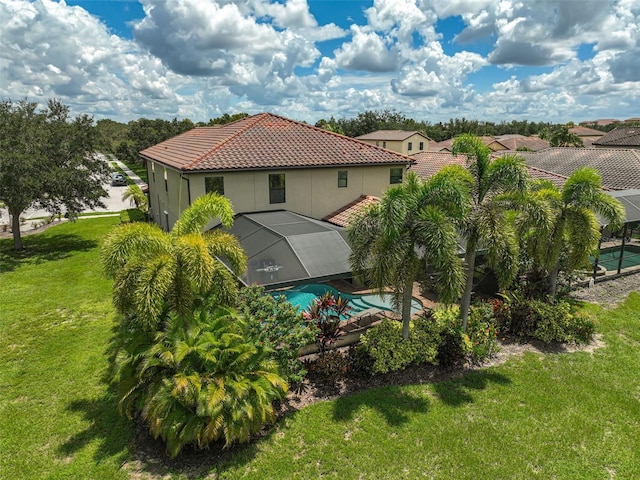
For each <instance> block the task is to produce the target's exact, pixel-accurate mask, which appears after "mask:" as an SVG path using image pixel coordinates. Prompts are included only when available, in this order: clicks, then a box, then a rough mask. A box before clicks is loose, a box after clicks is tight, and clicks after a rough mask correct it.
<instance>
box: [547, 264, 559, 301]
mask: <svg viewBox="0 0 640 480" xmlns="http://www.w3.org/2000/svg"><path fill="white" fill-rule="evenodd" d="M559 271H560V268H559V267H558V265H557V264H556V265H554V266H553V268H552V269H551V270H550V271H549V296H550V297H551V301H552V302H553V301H555V299H556V293H558V273H559Z"/></svg>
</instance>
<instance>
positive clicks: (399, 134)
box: [356, 130, 431, 141]
mask: <svg viewBox="0 0 640 480" xmlns="http://www.w3.org/2000/svg"><path fill="white" fill-rule="evenodd" d="M416 134H417V135H421V136H423V137H424V138H426V139H427V140H431V139H430V138H429V137H427V136H426V135H425V134H424V133H422V132H418V131H417V130H412V131H408V130H376V131H375V132H371V133H365V134H364V135H360V136H359V137H356V138H357V139H358V140H388V141H394V140H395V141H402V140H404V139H406V138H409V137H410V136H411V135H416Z"/></svg>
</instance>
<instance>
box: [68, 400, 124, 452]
mask: <svg viewBox="0 0 640 480" xmlns="http://www.w3.org/2000/svg"><path fill="white" fill-rule="evenodd" d="M67 409H68V410H69V411H70V412H74V413H81V414H82V416H83V419H84V420H85V421H87V422H88V423H89V426H88V427H87V428H86V429H84V430H83V431H81V432H78V433H76V434H75V435H73V436H72V437H71V438H70V439H69V440H67V441H66V442H65V443H64V444H63V445H62V446H61V447H60V453H61V454H62V455H73V454H74V453H76V452H78V451H79V450H81V449H83V448H85V447H86V446H87V445H89V444H92V443H94V442H95V441H96V440H97V441H98V448H97V450H96V452H95V454H94V460H95V461H96V462H100V461H103V460H104V459H105V458H110V457H113V456H125V455H128V451H129V445H130V440H131V437H132V435H133V425H132V424H131V423H130V422H127V420H126V419H125V418H123V417H121V416H120V415H119V414H118V410H117V404H116V397H115V394H114V389H113V388H109V390H108V391H107V392H105V393H104V394H103V395H102V396H101V397H100V398H97V399H91V400H75V401H73V402H71V403H70V404H69V405H68V407H67Z"/></svg>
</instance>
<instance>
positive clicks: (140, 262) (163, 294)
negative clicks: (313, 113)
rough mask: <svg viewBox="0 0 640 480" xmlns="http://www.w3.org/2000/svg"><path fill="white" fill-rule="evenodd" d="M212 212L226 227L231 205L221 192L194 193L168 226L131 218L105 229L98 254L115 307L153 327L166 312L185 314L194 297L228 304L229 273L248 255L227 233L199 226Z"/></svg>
mask: <svg viewBox="0 0 640 480" xmlns="http://www.w3.org/2000/svg"><path fill="white" fill-rule="evenodd" d="M216 218H218V219H220V221H221V222H222V224H223V225H224V226H225V227H228V226H231V224H232V223H233V208H232V206H231V202H229V200H228V199H226V198H225V197H223V196H219V195H216V194H214V193H210V194H208V195H204V196H202V197H199V198H198V199H196V200H195V201H194V202H193V204H192V205H191V206H189V207H188V208H187V209H186V210H185V211H184V212H183V213H182V215H181V216H180V218H179V219H178V221H177V222H176V224H175V225H174V227H173V229H172V230H171V232H164V231H163V230H161V229H160V228H159V227H158V226H157V225H152V224H147V223H131V224H124V225H120V226H118V227H116V228H115V229H114V230H113V231H112V232H111V233H110V234H109V235H107V237H106V238H105V240H104V242H103V244H102V249H101V260H102V265H103V267H104V271H105V272H106V274H107V276H108V277H110V278H112V279H113V280H114V286H113V303H114V305H115V307H116V309H117V311H118V312H119V313H121V314H122V315H124V316H128V317H133V318H135V319H136V320H137V321H138V322H139V324H140V326H141V327H142V328H143V329H145V330H148V331H155V330H156V329H157V328H158V327H159V326H160V325H161V323H162V320H163V319H164V318H166V317H167V315H168V313H169V312H175V313H177V314H186V313H188V312H189V311H190V310H191V309H192V308H193V306H194V304H195V303H196V300H197V299H199V298H205V299H207V301H211V300H212V299H213V300H214V301H215V302H214V303H217V304H220V305H233V304H234V303H235V298H236V293H237V287H236V280H235V278H234V275H233V273H235V274H241V273H242V272H244V270H245V268H246V264H247V260H246V256H245V253H244V251H243V249H242V247H241V246H240V243H239V242H238V239H237V238H236V237H234V236H233V235H231V234H230V233H228V232H225V231H223V230H219V229H216V230H210V231H208V232H203V229H204V228H205V227H206V226H207V224H208V223H209V222H210V221H211V220H214V219H216ZM220 257H224V258H225V260H227V263H228V264H229V265H230V266H231V268H232V270H233V273H231V272H230V271H229V270H228V269H227V267H226V266H225V265H224V264H223V263H222V262H221V261H220V260H219V258H220Z"/></svg>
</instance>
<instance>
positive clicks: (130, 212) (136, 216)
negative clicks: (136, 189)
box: [120, 208, 147, 223]
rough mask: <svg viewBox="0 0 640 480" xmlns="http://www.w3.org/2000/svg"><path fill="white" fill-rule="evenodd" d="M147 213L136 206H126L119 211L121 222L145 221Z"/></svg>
mask: <svg viewBox="0 0 640 480" xmlns="http://www.w3.org/2000/svg"><path fill="white" fill-rule="evenodd" d="M146 221H147V215H146V214H145V213H144V212H143V211H142V210H139V209H137V208H128V209H127V210H123V211H122V212H120V222H121V223H133V222H146Z"/></svg>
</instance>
